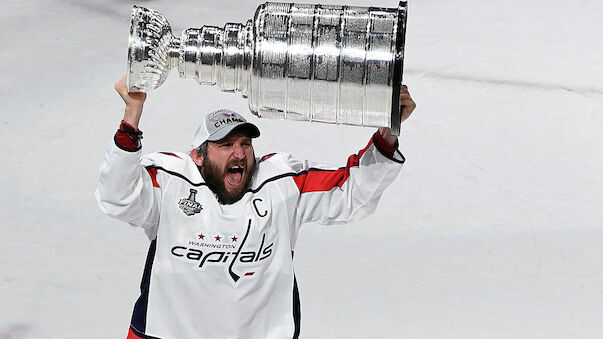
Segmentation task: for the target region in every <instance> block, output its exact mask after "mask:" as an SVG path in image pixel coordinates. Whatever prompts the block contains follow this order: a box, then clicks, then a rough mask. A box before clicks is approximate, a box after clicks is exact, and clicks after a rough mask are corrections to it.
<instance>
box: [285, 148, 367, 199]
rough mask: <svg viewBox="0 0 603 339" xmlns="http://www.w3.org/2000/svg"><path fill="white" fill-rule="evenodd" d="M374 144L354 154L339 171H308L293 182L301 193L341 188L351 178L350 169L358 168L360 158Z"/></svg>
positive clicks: (294, 178) (296, 177) (295, 177)
mask: <svg viewBox="0 0 603 339" xmlns="http://www.w3.org/2000/svg"><path fill="white" fill-rule="evenodd" d="M372 144H373V140H372V139H371V141H369V143H368V145H366V147H365V148H363V149H362V150H361V151H360V152H358V154H353V155H351V156H350V157H349V158H348V162H347V164H346V166H345V167H342V168H340V169H337V170H330V171H329V170H326V171H325V170H311V169H310V170H308V171H307V172H305V173H303V174H300V175H297V176H294V177H293V181H295V184H296V185H297V188H298V189H299V192H300V193H307V192H324V191H330V190H331V189H332V188H334V187H341V186H343V184H344V183H345V182H346V180H348V178H349V177H350V169H351V168H352V167H355V166H358V163H359V162H360V158H362V155H363V154H364V153H365V152H366V150H367V149H368V148H369V147H370V146H371V145H372Z"/></svg>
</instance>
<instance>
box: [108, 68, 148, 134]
mask: <svg viewBox="0 0 603 339" xmlns="http://www.w3.org/2000/svg"><path fill="white" fill-rule="evenodd" d="M115 90H116V91H117V93H119V96H121V98H122V99H123V101H124V103H125V104H126V111H125V113H124V121H125V122H127V123H129V124H130V125H132V126H134V127H135V128H138V122H139V121H140V116H141V115H142V107H143V105H144V101H145V100H146V98H147V94H146V93H142V92H136V93H134V92H128V89H127V88H126V76H125V75H124V77H123V78H121V79H119V81H118V82H116V83H115Z"/></svg>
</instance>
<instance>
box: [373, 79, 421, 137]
mask: <svg viewBox="0 0 603 339" xmlns="http://www.w3.org/2000/svg"><path fill="white" fill-rule="evenodd" d="M416 107H417V104H416V103H415V102H414V101H413V100H412V98H411V97H410V92H409V91H408V87H406V85H402V88H401V89H400V111H401V116H400V122H404V120H406V119H408V117H410V115H411V114H412V111H414V110H415V108H416ZM379 133H380V134H381V136H382V137H383V139H384V140H385V141H386V142H387V143H388V144H390V145H392V146H394V145H395V144H396V140H398V137H397V136H395V135H392V131H391V130H390V129H389V128H387V127H381V128H379Z"/></svg>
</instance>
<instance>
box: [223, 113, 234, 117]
mask: <svg viewBox="0 0 603 339" xmlns="http://www.w3.org/2000/svg"><path fill="white" fill-rule="evenodd" d="M222 115H224V116H225V117H227V118H234V117H235V116H236V115H235V114H234V113H222Z"/></svg>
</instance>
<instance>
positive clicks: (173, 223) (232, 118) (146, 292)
mask: <svg viewBox="0 0 603 339" xmlns="http://www.w3.org/2000/svg"><path fill="white" fill-rule="evenodd" d="M125 81H126V80H125V77H124V78H122V79H121V80H120V81H118V82H117V83H116V84H115V89H116V90H117V92H118V93H119V95H120V96H121V97H122V99H123V100H124V102H125V104H126V108H125V114H124V118H123V120H122V122H121V125H120V127H119V130H118V131H117V133H116V134H115V137H114V143H113V144H112V146H111V147H110V148H109V149H108V150H107V152H106V155H105V160H104V162H103V165H102V167H101V169H100V175H99V184H98V188H97V190H96V197H97V201H98V204H99V206H100V208H101V210H102V211H103V212H104V213H106V214H109V215H110V216H113V217H115V218H118V219H120V220H123V221H125V222H127V223H129V224H131V225H133V226H140V227H142V228H143V229H144V231H145V232H146V235H147V236H148V238H149V239H150V247H149V252H148V256H147V260H146V265H145V269H144V274H143V277H142V283H141V294H140V297H139V298H138V300H137V302H136V304H135V306H134V311H133V315H132V320H131V325H130V329H129V332H128V338H129V339H130V338H170V339H174V338H176V339H181V338H246V339H247V338H297V337H298V336H299V329H300V306H299V295H298V292H297V283H296V281H295V274H294V270H293V251H294V249H295V243H296V239H297V234H298V231H299V229H300V226H301V225H302V224H304V223H307V222H317V223H320V224H325V225H327V224H339V223H345V222H349V221H351V220H355V219H358V218H360V217H364V216H366V215H368V214H370V213H372V212H373V211H374V210H375V208H376V205H377V202H378V201H379V199H380V197H381V195H382V193H383V192H384V190H385V189H386V188H387V186H389V185H390V183H391V182H392V181H393V180H394V178H395V177H396V176H397V174H398V172H399V170H400V168H401V165H402V164H403V163H404V157H403V156H402V154H401V153H400V152H399V151H398V150H397V146H398V141H397V138H396V137H394V136H392V135H391V134H390V130H389V129H388V128H380V129H379V130H378V131H377V132H376V133H375V134H374V135H373V137H372V139H371V140H370V141H369V143H368V145H367V146H366V147H365V148H363V149H362V150H361V151H360V152H359V153H358V154H355V155H352V156H350V157H349V158H348V161H347V164H346V165H345V166H344V167H339V168H337V167H335V168H334V167H330V166H325V165H320V164H316V163H313V162H310V161H300V160H297V159H295V158H293V157H292V156H291V155H289V154H284V153H277V154H268V155H265V156H262V157H259V158H256V157H255V154H254V151H253V144H252V139H253V138H256V137H258V136H259V135H260V131H259V130H258V128H257V127H256V126H255V125H254V124H252V123H249V122H247V121H246V120H245V119H244V118H243V117H242V116H241V115H239V114H237V113H235V112H232V111H230V110H219V111H216V112H212V113H210V114H208V115H207V116H205V118H204V119H203V121H202V122H201V125H200V126H199V128H197V130H196V132H195V134H194V138H193V147H192V150H191V151H190V153H188V154H185V153H153V154H149V155H146V156H142V151H141V141H140V139H141V135H142V132H141V131H140V130H139V129H138V123H139V121H140V117H141V115H142V108H143V104H144V101H145V99H146V94H144V93H128V92H127V90H126V86H125ZM400 105H401V106H403V109H402V117H401V119H402V121H404V120H406V119H407V118H408V117H409V116H410V114H411V112H412V111H413V110H414V108H415V103H414V102H413V100H412V99H411V97H410V94H409V92H408V89H407V88H406V87H405V86H404V87H403V88H402V91H401V95H400Z"/></svg>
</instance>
